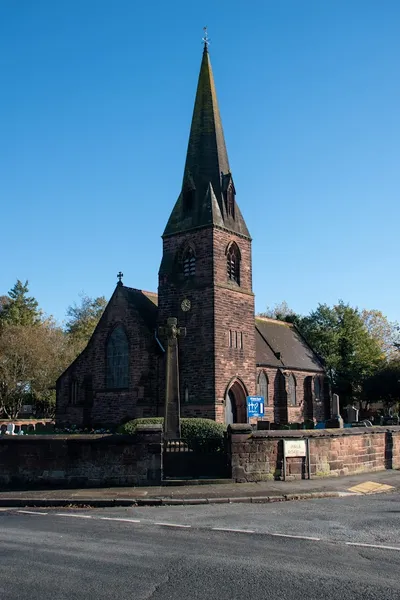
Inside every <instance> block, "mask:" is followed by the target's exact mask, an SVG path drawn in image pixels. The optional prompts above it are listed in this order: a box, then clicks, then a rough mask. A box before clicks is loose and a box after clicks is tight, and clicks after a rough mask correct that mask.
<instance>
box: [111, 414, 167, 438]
mask: <svg viewBox="0 0 400 600" xmlns="http://www.w3.org/2000/svg"><path fill="white" fill-rule="evenodd" d="M163 424H164V417H147V418H142V419H133V421H128V422H127V423H123V424H122V425H120V426H119V427H118V429H117V433H125V434H129V435H133V434H134V433H136V427H137V426H138V425H163Z"/></svg>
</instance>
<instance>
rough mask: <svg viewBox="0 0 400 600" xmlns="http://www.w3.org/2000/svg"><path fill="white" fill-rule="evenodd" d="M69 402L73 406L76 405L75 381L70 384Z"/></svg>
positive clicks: (76, 387)
mask: <svg viewBox="0 0 400 600" xmlns="http://www.w3.org/2000/svg"><path fill="white" fill-rule="evenodd" d="M69 401H70V403H71V404H73V405H76V404H78V382H77V380H76V379H73V380H72V381H71V383H70V388H69Z"/></svg>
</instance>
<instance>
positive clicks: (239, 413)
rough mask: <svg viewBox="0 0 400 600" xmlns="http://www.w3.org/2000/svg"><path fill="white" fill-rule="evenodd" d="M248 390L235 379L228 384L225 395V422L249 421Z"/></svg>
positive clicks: (228, 423)
mask: <svg viewBox="0 0 400 600" xmlns="http://www.w3.org/2000/svg"><path fill="white" fill-rule="evenodd" d="M246 397H247V392H246V388H245V387H244V385H243V384H242V383H241V381H239V380H238V379H235V380H234V381H233V382H231V383H230V384H229V386H228V389H227V392H226V395H225V423H226V424H227V425H230V424H231V423H247V410H246Z"/></svg>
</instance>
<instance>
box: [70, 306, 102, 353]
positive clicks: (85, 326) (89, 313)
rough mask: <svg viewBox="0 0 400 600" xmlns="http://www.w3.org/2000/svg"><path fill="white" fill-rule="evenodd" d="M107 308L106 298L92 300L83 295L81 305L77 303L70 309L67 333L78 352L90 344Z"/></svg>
mask: <svg viewBox="0 0 400 600" xmlns="http://www.w3.org/2000/svg"><path fill="white" fill-rule="evenodd" d="M106 306H107V300H106V299H105V297H104V296H99V297H98V298H90V297H89V296H86V295H83V296H82V297H81V302H80V304H79V305H78V304H76V303H75V304H73V305H71V306H69V307H68V309H67V316H68V317H69V319H68V321H67V323H66V332H67V334H68V335H69V336H70V340H71V342H72V343H73V344H74V345H75V348H76V349H77V351H78V352H79V351H81V350H83V348H84V347H85V346H86V344H87V343H88V341H89V339H90V337H91V336H92V334H93V331H94V330H95V328H96V325H97V323H98V322H99V320H100V318H101V315H102V314H103V312H104V309H105V307H106Z"/></svg>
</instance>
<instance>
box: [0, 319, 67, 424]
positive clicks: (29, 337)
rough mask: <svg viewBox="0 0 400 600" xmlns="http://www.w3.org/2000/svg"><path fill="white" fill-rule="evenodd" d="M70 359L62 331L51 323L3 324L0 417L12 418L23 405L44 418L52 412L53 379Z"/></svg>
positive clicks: (0, 341) (0, 366) (1, 336)
mask: <svg viewBox="0 0 400 600" xmlns="http://www.w3.org/2000/svg"><path fill="white" fill-rule="evenodd" d="M73 358H74V356H73V353H72V351H71V347H70V345H69V344H68V340H67V339H66V336H65V334H64V332H63V331H62V329H61V328H60V327H57V326H56V325H55V324H54V323H53V322H52V321H45V322H43V323H40V324H37V325H14V324H8V323H7V324H5V325H4V326H3V327H2V328H1V331H0V413H2V412H3V413H4V414H5V415H6V416H7V417H8V418H16V417H17V416H18V413H19V412H20V411H21V408H22V406H23V405H24V404H33V405H34V406H35V408H36V410H37V411H38V412H40V414H42V415H44V416H52V415H53V414H54V409H55V383H56V380H57V377H58V376H59V375H60V374H61V373H62V371H63V370H64V369H65V368H66V367H67V366H68V364H69V363H70V362H71V361H72V360H73Z"/></svg>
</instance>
